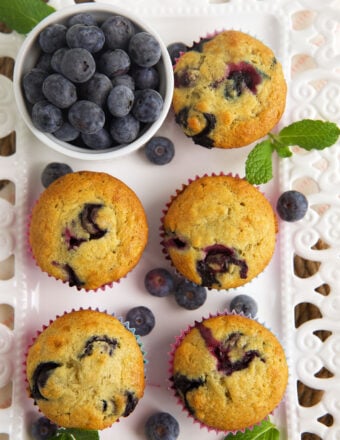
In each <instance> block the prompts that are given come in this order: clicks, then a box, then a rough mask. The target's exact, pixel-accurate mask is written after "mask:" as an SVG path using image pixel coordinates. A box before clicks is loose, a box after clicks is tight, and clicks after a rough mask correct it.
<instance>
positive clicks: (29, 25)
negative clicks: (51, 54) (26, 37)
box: [0, 0, 55, 34]
mask: <svg viewBox="0 0 340 440" xmlns="http://www.w3.org/2000/svg"><path fill="white" fill-rule="evenodd" d="M54 11H55V9H54V8H53V7H52V6H49V5H47V4H46V3H44V2H43V0H1V1H0V21H2V22H3V23H5V24H6V25H7V26H8V27H9V28H10V29H12V30H14V31H17V32H18V33H19V34H28V32H30V31H31V30H32V29H33V28H34V27H35V26H36V25H37V24H38V23H39V22H40V21H41V20H42V19H43V18H45V17H47V16H48V15H49V14H51V13H52V12H54Z"/></svg>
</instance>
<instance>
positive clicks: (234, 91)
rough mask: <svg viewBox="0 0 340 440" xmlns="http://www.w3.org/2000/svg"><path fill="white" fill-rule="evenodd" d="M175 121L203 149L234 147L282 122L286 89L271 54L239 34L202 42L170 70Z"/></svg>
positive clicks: (224, 33)
mask: <svg viewBox="0 0 340 440" xmlns="http://www.w3.org/2000/svg"><path fill="white" fill-rule="evenodd" d="M174 75H175V89H174V95H173V108H174V112H175V117H176V122H177V123H178V124H179V125H180V126H181V128H182V129H183V131H184V133H185V134H186V135H187V136H189V137H191V138H192V139H193V141H194V142H195V143H197V144H199V145H202V146H204V147H207V148H213V147H217V148H235V147H242V146H245V145H248V144H250V143H252V142H254V141H256V140H257V139H259V138H261V137H263V136H264V135H266V134H267V133H268V132H269V131H270V130H271V129H272V128H273V127H274V126H275V125H276V123H277V122H278V121H279V120H280V118H281V116H282V114H283V111H284V108H285V103H286V93H287V86H286V82H285V79H284V76H283V72H282V67H281V64H280V63H279V62H278V60H277V59H276V58H275V55H274V53H273V52H272V50H271V49H270V48H269V47H267V46H266V45H264V44H263V43H262V42H260V41H259V40H257V39H255V38H253V37H251V36H250V35H247V34H245V33H243V32H239V31H224V32H221V33H219V34H217V35H215V36H213V37H210V38H206V39H201V40H200V42H199V43H194V44H193V46H192V47H191V48H190V49H189V50H188V51H187V52H186V53H184V54H183V55H182V56H181V57H180V58H179V60H178V61H177V63H176V65H175V68H174Z"/></svg>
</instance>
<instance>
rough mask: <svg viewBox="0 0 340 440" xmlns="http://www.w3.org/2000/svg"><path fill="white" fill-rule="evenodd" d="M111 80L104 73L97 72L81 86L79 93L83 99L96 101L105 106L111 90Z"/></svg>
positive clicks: (100, 105)
mask: <svg viewBox="0 0 340 440" xmlns="http://www.w3.org/2000/svg"><path fill="white" fill-rule="evenodd" d="M111 89H112V83H111V80H110V79H109V78H108V77H107V76H106V75H104V74H103V73H98V72H96V73H95V74H94V75H93V76H92V78H90V79H89V80H88V81H86V82H85V83H83V84H80V86H79V94H80V96H81V98H82V99H85V100H88V101H92V102H95V103H96V104H98V105H99V107H103V106H104V104H105V102H106V99H107V96H108V94H109V93H110V90H111Z"/></svg>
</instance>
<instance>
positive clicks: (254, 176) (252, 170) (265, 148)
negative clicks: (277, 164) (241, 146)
mask: <svg viewBox="0 0 340 440" xmlns="http://www.w3.org/2000/svg"><path fill="white" fill-rule="evenodd" d="M273 150H274V147H273V144H272V142H271V140H270V139H266V140H264V141H262V142H260V143H259V144H257V145H255V147H254V148H253V149H252V150H251V152H250V153H249V155H248V157H247V160H246V179H247V180H248V182H249V183H253V184H260V183H266V182H268V181H269V180H270V179H271V178H272V177H273V165H272V153H273Z"/></svg>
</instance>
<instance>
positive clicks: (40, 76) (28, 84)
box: [23, 68, 47, 104]
mask: <svg viewBox="0 0 340 440" xmlns="http://www.w3.org/2000/svg"><path fill="white" fill-rule="evenodd" d="M46 77H47V72H46V71H44V70H41V69H38V68H33V69H32V70H31V71H29V72H28V73H26V75H25V76H24V78H23V88H24V93H25V96H26V99H27V101H28V102H30V103H31V104H35V103H36V102H38V101H41V100H43V99H45V97H44V94H43V92H42V85H43V82H44V81H45V79H46Z"/></svg>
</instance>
